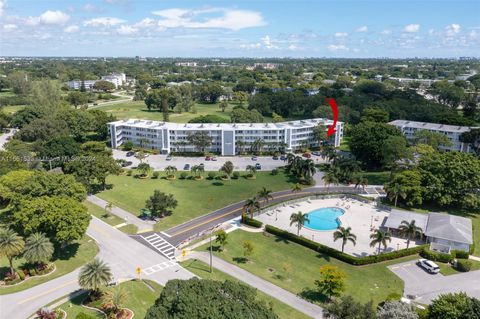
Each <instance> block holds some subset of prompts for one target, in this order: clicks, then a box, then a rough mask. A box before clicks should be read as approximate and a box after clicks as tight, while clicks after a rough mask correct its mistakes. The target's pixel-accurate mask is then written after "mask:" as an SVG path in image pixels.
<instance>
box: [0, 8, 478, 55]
mask: <svg viewBox="0 0 480 319" xmlns="http://www.w3.org/2000/svg"><path fill="white" fill-rule="evenodd" d="M479 12H480V1H478V0H477V1H447V0H444V1H405V0H404V1H390V0H383V1H361V0H357V1H313V0H311V1H294V0H290V1H275V0H270V1H266V0H257V1H242V0H240V1H237V2H233V1H219V0H217V1H209V2H207V1H182V0H177V1H168V0H148V1H144V0H95V1H94V0H85V1H83V0H82V1H76V0H70V1H65V0H63V1H61V0H48V1H40V0H36V1H33V0H29V1H25V0H0V55H30V56H32V55H34V56H136V55H139V56H151V57H164V56H167V57H170V56H175V57H205V56H209V57H211V56H217V57H362V58H364V57H458V56H477V57H478V56H479V52H480V14H479Z"/></svg>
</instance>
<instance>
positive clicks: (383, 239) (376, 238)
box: [370, 229, 392, 254]
mask: <svg viewBox="0 0 480 319" xmlns="http://www.w3.org/2000/svg"><path fill="white" fill-rule="evenodd" d="M370 239H372V241H371V242H370V247H375V246H376V245H377V244H378V253H379V254H380V247H381V246H383V249H386V248H387V241H388V242H391V241H392V234H390V232H388V231H383V230H380V229H377V230H375V232H374V233H373V234H371V235H370Z"/></svg>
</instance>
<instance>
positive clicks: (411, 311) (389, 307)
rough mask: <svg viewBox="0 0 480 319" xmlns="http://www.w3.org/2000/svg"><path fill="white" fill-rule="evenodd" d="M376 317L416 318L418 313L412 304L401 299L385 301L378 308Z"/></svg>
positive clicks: (382, 318)
mask: <svg viewBox="0 0 480 319" xmlns="http://www.w3.org/2000/svg"><path fill="white" fill-rule="evenodd" d="M377 317H378V319H417V318H418V314H417V313H416V312H415V308H414V307H413V306H412V305H409V304H406V303H404V302H401V301H387V302H385V303H384V304H383V305H382V306H380V307H379V308H378V312H377Z"/></svg>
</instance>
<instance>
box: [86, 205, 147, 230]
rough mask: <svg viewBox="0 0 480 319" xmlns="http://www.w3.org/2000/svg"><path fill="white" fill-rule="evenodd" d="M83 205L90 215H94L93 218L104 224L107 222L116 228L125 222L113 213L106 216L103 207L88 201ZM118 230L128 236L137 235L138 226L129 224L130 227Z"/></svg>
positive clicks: (126, 226)
mask: <svg viewBox="0 0 480 319" xmlns="http://www.w3.org/2000/svg"><path fill="white" fill-rule="evenodd" d="M83 205H84V206H85V207H87V209H88V212H89V213H90V214H92V215H93V216H95V217H97V218H99V219H101V220H103V221H104V222H106V223H107V224H109V225H112V226H116V225H119V224H122V223H124V222H125V221H124V220H123V219H122V218H120V217H118V216H115V215H114V214H112V213H109V214H108V216H107V215H105V209H103V208H101V207H99V206H97V205H95V204H92V203H90V202H88V201H84V202H83ZM118 230H121V231H122V232H124V233H126V234H136V233H137V232H138V228H137V226H135V225H132V224H128V225H125V226H122V227H119V228H118Z"/></svg>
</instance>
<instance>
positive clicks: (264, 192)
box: [257, 187, 273, 203]
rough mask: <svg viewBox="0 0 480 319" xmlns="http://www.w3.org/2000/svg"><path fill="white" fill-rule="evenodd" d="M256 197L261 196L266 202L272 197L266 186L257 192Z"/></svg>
mask: <svg viewBox="0 0 480 319" xmlns="http://www.w3.org/2000/svg"><path fill="white" fill-rule="evenodd" d="M257 195H258V198H262V199H263V200H264V201H265V202H266V203H268V201H269V200H270V199H273V196H272V191H271V190H268V189H267V188H266V187H263V188H262V189H261V190H260V191H259V192H258V194H257Z"/></svg>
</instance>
